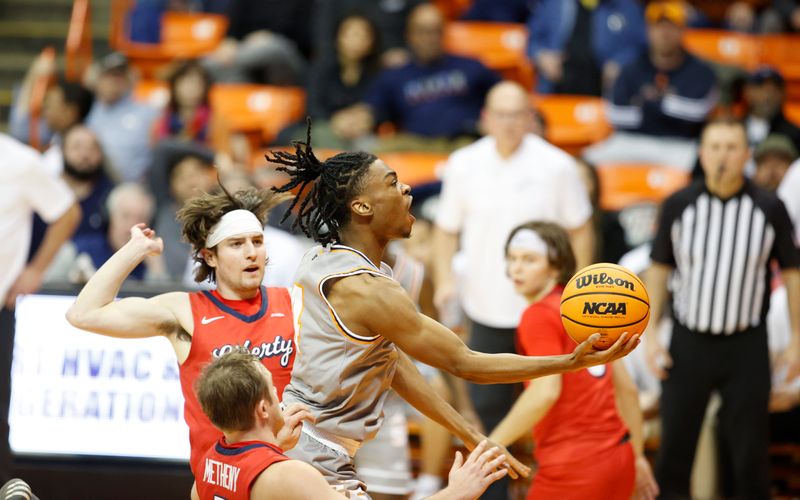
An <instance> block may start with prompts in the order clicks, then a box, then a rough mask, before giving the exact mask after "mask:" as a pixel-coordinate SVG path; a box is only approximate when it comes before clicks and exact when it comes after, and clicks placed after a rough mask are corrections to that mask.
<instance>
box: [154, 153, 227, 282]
mask: <svg viewBox="0 0 800 500" xmlns="http://www.w3.org/2000/svg"><path fill="white" fill-rule="evenodd" d="M208 160H209V159H208V157H204V156H203V155H199V154H194V153H191V152H187V153H186V154H185V155H183V156H179V157H176V158H175V160H174V162H173V163H172V164H171V165H169V168H168V172H167V175H168V177H169V196H168V199H167V200H162V201H163V202H162V203H159V204H158V205H159V207H158V209H157V211H156V216H155V222H154V226H153V227H154V229H155V230H156V233H157V234H159V235H161V239H163V240H164V251H163V252H162V254H161V255H162V258H163V259H164V266H165V267H166V270H167V273H168V274H169V277H170V278H171V279H173V280H175V281H180V280H181V279H182V278H183V275H184V273H185V272H186V262H187V260H188V259H189V258H190V257H191V251H192V248H191V245H189V244H188V243H187V242H185V241H184V240H183V238H182V237H181V225H180V223H179V222H178V220H177V219H176V218H175V214H176V213H177V212H178V209H179V208H180V207H182V206H183V203H184V202H185V201H186V200H188V199H189V198H192V197H194V196H199V195H201V194H202V193H205V192H209V191H211V190H212V189H213V188H214V187H215V185H216V179H215V177H214V166H213V164H212V163H211V162H209V161H208Z"/></svg>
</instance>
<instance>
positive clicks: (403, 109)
mask: <svg viewBox="0 0 800 500" xmlns="http://www.w3.org/2000/svg"><path fill="white" fill-rule="evenodd" d="M499 81H500V77H499V76H498V75H497V74H496V73H495V72H493V71H491V70H489V69H488V68H486V67H485V66H484V65H483V64H481V63H480V62H478V61H476V60H474V59H468V58H464V57H457V56H452V55H443V56H442V57H440V58H439V59H437V60H435V61H432V62H430V63H428V64H424V63H421V62H418V61H416V60H415V61H412V62H410V63H408V64H407V65H405V66H401V67H399V68H396V69H390V70H385V71H384V72H382V73H381V74H380V75H378V78H377V79H376V81H375V83H374V84H373V85H372V87H371V88H370V90H369V92H368V93H367V96H366V98H365V102H366V103H367V104H369V105H370V107H371V108H372V111H373V113H374V117H375V122H376V123H381V122H385V121H391V122H394V123H396V124H397V125H398V126H399V128H401V129H402V130H403V131H406V132H411V133H414V134H419V135H423V136H427V137H455V136H458V135H463V134H474V133H475V131H476V124H477V121H478V118H479V117H480V111H481V107H482V106H483V101H484V99H485V97H486V93H487V92H488V91H489V89H490V88H491V87H492V86H493V85H494V84H495V83H497V82H499Z"/></svg>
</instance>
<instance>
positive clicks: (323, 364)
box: [283, 245, 397, 442]
mask: <svg viewBox="0 0 800 500" xmlns="http://www.w3.org/2000/svg"><path fill="white" fill-rule="evenodd" d="M357 274H371V275H374V276H376V277H380V279H392V270H391V268H390V267H389V266H387V265H386V264H383V263H381V267H380V268H379V267H377V266H375V265H374V264H373V263H372V262H371V261H370V260H369V259H368V258H367V256H366V255H364V254H363V253H361V252H359V251H358V250H355V249H353V248H350V247H347V246H344V245H331V246H330V247H325V248H323V247H321V246H317V247H314V248H311V249H310V250H308V251H307V252H306V254H305V255H304V256H303V259H302V261H301V262H300V266H299V267H298V269H297V274H296V276H295V285H294V289H293V292H292V310H293V311H294V314H295V339H296V340H295V341H296V343H297V354H296V357H295V361H294V368H293V370H292V380H291V382H290V383H289V385H288V386H286V390H285V391H284V394H283V402H284V403H286V404H291V403H295V402H297V403H302V404H305V405H306V406H308V407H309V409H310V410H311V413H313V414H314V415H315V416H316V419H317V421H316V425H315V426H316V427H317V428H318V429H320V430H322V431H324V432H327V433H330V434H333V435H335V436H339V437H342V438H346V439H349V440H353V441H357V442H363V441H365V440H368V439H372V437H374V436H375V434H376V433H377V432H378V429H379V428H380V426H381V422H382V421H383V403H384V400H385V399H386V395H387V392H388V390H389V388H390V387H391V385H392V378H393V377H394V373H395V369H396V365H397V351H396V349H395V346H394V344H393V343H392V342H390V341H388V340H386V339H384V338H383V337H381V336H380V335H375V336H373V335H366V334H364V333H363V332H354V331H352V330H351V329H350V328H348V326H347V325H345V324H344V322H343V321H342V320H341V319H340V317H339V315H338V314H337V312H336V311H335V310H334V308H333V306H332V305H331V303H330V302H329V301H328V298H327V297H326V296H325V293H324V292H325V285H326V283H328V282H329V281H330V280H335V279H337V278H343V277H347V276H355V275H357Z"/></svg>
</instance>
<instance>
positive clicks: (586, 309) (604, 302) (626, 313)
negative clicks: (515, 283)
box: [561, 263, 650, 349]
mask: <svg viewBox="0 0 800 500" xmlns="http://www.w3.org/2000/svg"><path fill="white" fill-rule="evenodd" d="M649 319H650V298H649V297H648V296H647V290H645V288H644V283H642V280H640V279H639V277H638V276H636V275H635V274H634V273H633V272H631V271H630V270H628V269H626V268H624V267H622V266H619V265H617V264H608V263H601V264H593V265H591V266H588V267H585V268H583V269H581V270H580V271H578V272H577V273H576V274H575V276H573V277H572V279H571V280H569V283H567V286H566V287H564V293H563V294H561V322H562V323H563V324H564V328H565V329H566V330H567V333H568V334H569V336H570V337H572V339H573V340H574V341H575V342H578V343H580V342H583V341H584V340H586V339H587V338H588V337H589V336H591V335H592V334H593V333H596V332H599V333H600V335H601V338H600V340H599V341H598V342H597V343H595V344H594V347H595V349H608V348H609V347H611V345H612V344H613V343H614V342H615V341H616V340H617V339H618V338H619V337H620V335H622V334H623V333H624V332H628V334H629V336H632V335H635V334H640V333H642V332H644V329H645V328H646V327H647V321H648V320H649Z"/></svg>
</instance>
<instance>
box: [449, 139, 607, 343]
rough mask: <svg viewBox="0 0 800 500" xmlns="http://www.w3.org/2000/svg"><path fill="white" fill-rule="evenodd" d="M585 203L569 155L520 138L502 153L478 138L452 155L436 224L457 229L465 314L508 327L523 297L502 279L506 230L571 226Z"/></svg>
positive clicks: (588, 209) (582, 220) (588, 212)
mask: <svg viewBox="0 0 800 500" xmlns="http://www.w3.org/2000/svg"><path fill="white" fill-rule="evenodd" d="M591 216H592V206H591V202H590V201H589V197H588V194H587V192H586V187H585V185H584V184H583V181H582V180H581V177H580V172H579V170H578V166H577V165H576V164H575V160H574V159H573V158H572V157H571V156H570V155H568V154H567V153H565V152H564V151H562V150H560V149H558V148H557V147H555V146H553V145H552V144H550V143H548V142H547V141H545V140H544V139H541V138H540V137H537V136H535V135H532V134H528V135H526V136H525V137H524V138H523V140H522V142H521V144H520V146H519V147H518V148H517V150H516V151H515V152H514V153H513V154H512V155H511V156H509V157H507V158H502V157H501V156H500V155H499V154H498V152H497V148H496V147H495V139H494V138H493V137H491V136H487V137H484V138H482V139H480V140H478V141H477V142H475V143H473V144H471V145H469V146H466V147H464V148H462V149H459V150H458V151H456V152H454V153H453V154H452V155H451V156H450V159H449V160H448V162H447V165H446V166H445V169H444V171H443V183H442V194H441V199H440V202H439V207H438V211H437V216H436V225H437V226H439V228H441V229H443V230H444V231H447V232H448V233H457V234H460V248H461V251H462V252H463V255H464V258H465V262H466V265H465V273H464V276H463V288H462V289H461V290H460V295H461V297H462V303H463V307H464V311H465V312H466V314H467V316H468V317H469V318H470V319H471V320H473V321H477V322H479V323H481V324H484V325H487V326H490V327H494V328H516V326H517V325H518V323H519V318H520V316H521V315H522V311H523V310H524V309H525V305H526V304H525V300H524V299H523V298H522V297H521V296H519V295H517V294H516V293H515V292H514V287H513V284H512V283H511V280H509V279H508V277H507V276H506V271H505V254H504V246H505V243H506V239H507V238H508V235H509V234H511V230H512V229H514V227H516V226H518V225H520V224H523V223H525V222H529V221H533V220H542V221H549V222H556V223H558V224H560V225H561V226H563V227H564V228H565V229H567V230H570V229H576V228H579V227H581V226H583V225H584V224H586V222H587V221H588V220H589V218H590V217H591Z"/></svg>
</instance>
